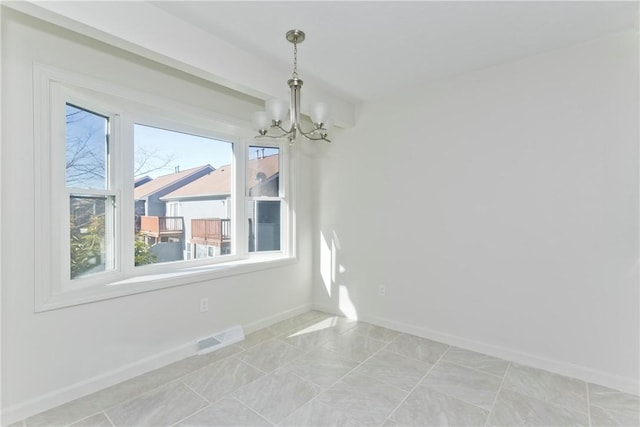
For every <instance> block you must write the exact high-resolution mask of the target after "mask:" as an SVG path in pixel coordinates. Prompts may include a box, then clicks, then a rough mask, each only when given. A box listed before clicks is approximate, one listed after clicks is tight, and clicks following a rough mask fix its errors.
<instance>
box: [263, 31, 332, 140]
mask: <svg viewBox="0 0 640 427" xmlns="http://www.w3.org/2000/svg"><path fill="white" fill-rule="evenodd" d="M286 38H287V40H288V41H289V42H291V43H293V73H292V74H291V78H290V79H289V80H288V81H287V84H288V85H289V88H290V89H291V100H290V103H289V106H287V103H286V101H284V100H282V99H269V100H268V101H266V103H265V107H266V110H267V111H258V112H255V113H253V116H252V121H253V125H254V127H255V129H256V130H257V131H258V135H256V138H284V137H286V138H287V139H288V140H289V142H290V143H293V142H295V140H296V138H297V137H298V135H302V136H304V137H305V138H307V139H310V140H312V141H327V142H331V140H330V139H329V138H328V132H327V129H326V123H327V114H328V112H329V108H328V105H327V104H326V103H325V102H315V103H313V104H311V105H310V108H309V114H310V116H311V121H312V122H313V129H311V130H309V131H307V132H305V131H304V130H303V129H302V126H301V125H300V94H301V91H302V80H300V79H299V78H298V44H299V43H302V42H303V41H304V39H305V34H304V32H302V31H300V30H290V31H287V34H286ZM287 110H288V111H289V123H288V124H287V125H284V123H283V120H284V118H285V116H286V114H287Z"/></svg>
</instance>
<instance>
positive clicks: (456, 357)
mask: <svg viewBox="0 0 640 427" xmlns="http://www.w3.org/2000/svg"><path fill="white" fill-rule="evenodd" d="M443 359H444V360H447V361H449V362H454V363H457V364H458V365H463V366H467V367H469V368H473V369H477V370H478V371H482V372H486V373H488V374H492V375H496V376H499V377H503V376H504V374H505V373H506V372H507V368H508V367H509V362H508V361H506V360H502V359H498V358H496V357H492V356H488V355H486V354H482V353H476V352H474V351H470V350H464V349H462V348H458V347H451V348H450V349H449V350H448V351H447V352H446V353H445V355H444V357H443Z"/></svg>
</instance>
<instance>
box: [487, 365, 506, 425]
mask: <svg viewBox="0 0 640 427" xmlns="http://www.w3.org/2000/svg"><path fill="white" fill-rule="evenodd" d="M508 363H509V364H508V365H507V369H506V370H505V371H504V375H503V376H502V381H500V386H499V387H498V391H497V392H496V397H494V399H493V403H492V404H491V409H489V413H488V414H487V419H486V420H485V421H484V425H485V427H487V426H488V425H489V420H490V419H491V414H493V410H494V409H495V407H496V403H497V402H498V396H500V392H501V391H502V386H503V385H504V382H505V380H506V379H507V375H508V374H509V369H510V368H511V362H508Z"/></svg>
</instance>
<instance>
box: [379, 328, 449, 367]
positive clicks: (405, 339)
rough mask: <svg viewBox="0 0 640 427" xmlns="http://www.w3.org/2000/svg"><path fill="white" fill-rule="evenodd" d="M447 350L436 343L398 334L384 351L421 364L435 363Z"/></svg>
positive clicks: (445, 346)
mask: <svg viewBox="0 0 640 427" xmlns="http://www.w3.org/2000/svg"><path fill="white" fill-rule="evenodd" d="M448 348H449V346H448V345H446V344H443V343H440V342H437V341H432V340H428V339H426V338H420V337H417V336H415V335H407V334H400V335H398V336H397V337H396V338H394V339H393V341H391V342H390V343H389V345H387V347H386V348H385V350H388V351H392V352H394V353H398V354H401V355H403V356H406V357H410V358H412V359H416V360H421V361H423V362H429V363H436V362H437V361H438V359H440V357H441V356H442V355H443V354H444V352H445V351H447V349H448Z"/></svg>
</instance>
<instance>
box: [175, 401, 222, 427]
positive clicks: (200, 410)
mask: <svg viewBox="0 0 640 427" xmlns="http://www.w3.org/2000/svg"><path fill="white" fill-rule="evenodd" d="M211 406H213V405H212V404H208V405H207V406H203V407H202V408H200V409H198V410H197V411H195V412H192V413H191V414H189V415H187V416H185V417H183V418H180V419H179V420H178V421H176V422H175V423H173V424H171V427H175V426H177V425H178V424H180V423H181V422H183V421H185V420H188V419H189V418H191V417H193V416H194V415H197V414H199V413H200V412H202V411H204V410H205V409H207V408H210V407H211Z"/></svg>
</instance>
